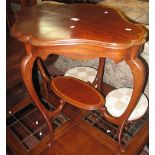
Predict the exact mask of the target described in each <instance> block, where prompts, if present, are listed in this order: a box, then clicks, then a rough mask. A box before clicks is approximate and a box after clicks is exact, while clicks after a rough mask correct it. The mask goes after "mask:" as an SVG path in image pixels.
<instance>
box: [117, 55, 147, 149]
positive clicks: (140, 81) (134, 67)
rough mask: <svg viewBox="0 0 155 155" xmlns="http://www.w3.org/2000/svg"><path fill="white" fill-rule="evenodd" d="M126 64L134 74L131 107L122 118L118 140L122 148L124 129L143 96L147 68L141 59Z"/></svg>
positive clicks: (127, 61) (128, 61)
mask: <svg viewBox="0 0 155 155" xmlns="http://www.w3.org/2000/svg"><path fill="white" fill-rule="evenodd" d="M126 63H127V64H128V65H129V67H130V69H131V71H132V74H133V92H132V96H131V99H130V103H129V106H128V107H127V109H126V111H125V112H124V113H123V115H122V116H121V118H122V121H121V122H122V123H121V125H120V126H119V133H118V140H119V144H120V146H121V137H122V132H123V128H124V127H125V125H126V123H127V121H128V118H129V117H130V115H131V113H132V112H133V110H134V108H135V107H136V105H137V103H138V101H139V99H140V97H141V95H142V91H143V87H144V82H145V76H146V71H145V67H144V65H143V63H142V62H141V60H140V59H138V58H135V59H133V60H126Z"/></svg>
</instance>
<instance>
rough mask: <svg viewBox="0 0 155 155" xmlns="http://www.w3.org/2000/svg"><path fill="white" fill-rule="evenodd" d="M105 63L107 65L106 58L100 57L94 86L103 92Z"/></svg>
mask: <svg viewBox="0 0 155 155" xmlns="http://www.w3.org/2000/svg"><path fill="white" fill-rule="evenodd" d="M104 65H105V58H100V59H99V66H98V69H97V75H96V78H95V80H94V82H93V86H94V87H96V86H97V89H98V90H99V91H100V92H101V89H102V82H103V74H104Z"/></svg>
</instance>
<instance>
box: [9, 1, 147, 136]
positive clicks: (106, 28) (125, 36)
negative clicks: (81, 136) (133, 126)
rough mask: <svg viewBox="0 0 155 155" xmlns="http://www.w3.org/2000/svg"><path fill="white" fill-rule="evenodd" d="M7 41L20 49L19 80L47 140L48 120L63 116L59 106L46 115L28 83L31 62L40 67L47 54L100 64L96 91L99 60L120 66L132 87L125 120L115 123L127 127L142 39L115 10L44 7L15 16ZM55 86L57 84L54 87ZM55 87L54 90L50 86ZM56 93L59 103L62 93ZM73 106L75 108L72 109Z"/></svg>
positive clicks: (139, 82) (141, 74) (140, 80)
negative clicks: (45, 126) (40, 117)
mask: <svg viewBox="0 0 155 155" xmlns="http://www.w3.org/2000/svg"><path fill="white" fill-rule="evenodd" d="M11 35H12V36H14V37H15V38H17V39H18V41H20V42H22V43H23V44H24V46H25V51H26V55H25V57H24V58H23V60H22V64H21V71H22V77H23V80H24V83H25V85H26V87H27V90H28V92H29V94H30V95H31V97H32V99H33V100H34V102H35V104H36V106H37V107H38V108H39V109H40V111H41V112H42V114H43V115H44V117H45V118H46V120H47V123H48V125H49V129H50V131H51V137H52V127H51V125H50V118H51V117H53V116H54V115H56V114H57V113H58V112H60V110H62V108H63V106H64V101H63V100H61V101H60V106H59V107H58V109H56V111H55V112H54V113H51V112H48V111H47V110H46V109H45V107H44V106H43V105H42V104H41V101H40V100H39V98H38V96H37V93H36V91H35V88H34V85H33V80H32V69H33V65H34V63H35V61H36V60H38V58H40V60H43V61H44V60H45V59H46V58H47V57H48V55H50V54H57V55H63V56H66V57H70V58H74V59H78V60H83V59H92V58H100V63H99V68H98V73H97V77H96V81H95V82H94V83H96V84H97V88H98V90H100V88H101V81H102V75H103V67H104V59H105V58H110V59H112V60H114V61H115V62H116V63H119V62H121V61H125V62H126V63H127V64H128V65H129V67H130V69H131V71H132V74H133V79H134V83H133V85H134V86H133V93H132V97H131V100H130V104H131V106H130V108H129V109H128V113H127V114H126V115H125V116H124V120H122V118H121V119H119V120H118V122H121V121H123V122H125V121H127V119H128V117H129V116H130V114H131V112H132V110H133V109H134V107H135V105H136V103H137V101H138V100H139V97H140V95H141V93H142V89H143V85H144V81H145V68H144V65H143V63H142V62H141V60H140V59H139V58H138V54H139V51H140V50H141V48H142V45H143V43H144V42H145V38H146V31H145V29H144V28H143V27H142V26H140V25H136V24H133V23H131V22H129V21H127V20H126V19H125V18H124V17H123V16H122V15H121V13H120V12H119V11H118V10H115V9H113V8H109V7H106V6H105V7H103V6H99V5H94V4H70V5H66V4H61V5H52V3H49V2H46V3H42V4H40V5H36V6H34V7H32V8H26V9H23V10H21V11H19V12H18V14H17V20H16V23H15V24H14V26H13V28H12V30H11ZM38 64H39V63H38ZM43 76H44V78H45V79H46V80H47V82H49V80H50V79H48V77H47V76H46V75H44V72H43ZM59 80H60V79H59ZM59 82H60V83H61V82H62V81H61V80H60V81H59ZM59 82H58V81H57V84H58V83H59ZM73 82H74V81H73ZM54 87H55V85H54V86H52V88H54ZM54 89H55V88H54ZM94 90H95V89H94ZM55 92H56V93H57V94H58V95H59V96H60V97H63V96H61V95H62V94H61V93H58V92H57V91H55ZM96 94H97V93H96ZM98 95H99V94H98ZM67 101H68V100H67ZM69 101H70V100H69ZM102 101H104V99H103V100H102ZM71 102H72V101H71ZM73 105H74V106H76V104H75V103H74V104H73ZM77 106H78V107H80V108H85V109H89V110H92V109H97V108H99V107H100V106H101V104H100V103H99V104H98V105H93V106H91V107H90V106H83V105H78V103H77ZM107 117H109V119H111V122H112V123H114V121H115V119H112V118H110V116H108V115H107Z"/></svg>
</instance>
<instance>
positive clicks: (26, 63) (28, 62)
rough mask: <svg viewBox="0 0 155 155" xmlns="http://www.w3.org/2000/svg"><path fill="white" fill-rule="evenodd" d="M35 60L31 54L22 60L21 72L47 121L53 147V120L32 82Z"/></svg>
mask: <svg viewBox="0 0 155 155" xmlns="http://www.w3.org/2000/svg"><path fill="white" fill-rule="evenodd" d="M27 53H28V52H27ZM35 60H36V57H33V56H32V55H31V54H29V53H28V54H27V55H26V56H25V57H24V59H23V60H22V64H21V72H22V77H23V80H24V83H25V85H26V87H27V90H28V92H29V94H30V96H31V97H32V99H33V101H34V102H35V104H36V106H37V107H38V108H39V110H40V111H41V113H42V114H43V116H44V118H45V120H46V121H47V124H48V128H49V133H50V139H49V140H50V141H49V144H50V145H51V143H52V142H53V130H52V123H51V119H50V116H49V114H48V112H47V110H46V109H45V107H44V106H43V105H42V103H41V102H40V100H39V98H38V96H37V93H36V91H35V88H34V85H33V81H32V69H33V65H34V62H35Z"/></svg>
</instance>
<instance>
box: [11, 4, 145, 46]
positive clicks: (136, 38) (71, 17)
mask: <svg viewBox="0 0 155 155" xmlns="http://www.w3.org/2000/svg"><path fill="white" fill-rule="evenodd" d="M85 12H86V13H85ZM94 12H95V13H94ZM18 16H19V18H18V20H17V21H16V24H15V26H14V28H13V29H12V35H14V36H15V37H17V38H18V39H19V40H20V41H22V42H30V43H31V44H33V45H46V46H48V45H49V46H51V45H52V43H53V44H59V45H60V44H62V45H63V44H71V43H72V44H74V43H81V42H82V43H83V42H88V43H90V44H93V42H94V44H97V45H98V44H99V45H101V46H104V47H105V46H107V47H111V46H112V47H113V48H114V47H115V48H119V47H120V46H122V47H123V45H124V46H128V47H129V46H132V45H133V44H141V43H142V42H143V41H144V37H145V35H146V33H145V31H144V30H143V28H142V27H140V26H138V25H135V24H133V23H130V22H129V21H127V20H125V19H124V18H122V17H123V16H121V15H120V13H119V12H118V11H116V10H115V9H112V8H108V7H102V6H98V5H93V4H71V5H58V6H53V5H52V3H51V4H50V3H44V4H42V5H37V6H35V7H33V8H29V9H24V10H22V11H20V12H19V13H18ZM30 17H31V18H30ZM114 20H115V22H114ZM23 22H24V24H23ZM98 23H99V24H98ZM81 30H82V31H81Z"/></svg>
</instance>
